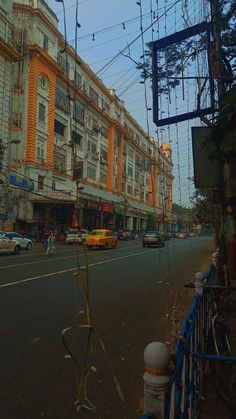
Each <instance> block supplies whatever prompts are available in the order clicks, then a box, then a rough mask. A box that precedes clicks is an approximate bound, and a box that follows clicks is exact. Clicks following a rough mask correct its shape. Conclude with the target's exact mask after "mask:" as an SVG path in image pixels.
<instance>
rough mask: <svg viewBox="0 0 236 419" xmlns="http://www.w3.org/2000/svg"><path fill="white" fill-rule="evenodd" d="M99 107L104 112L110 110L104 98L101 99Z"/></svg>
mask: <svg viewBox="0 0 236 419" xmlns="http://www.w3.org/2000/svg"><path fill="white" fill-rule="evenodd" d="M101 108H102V110H103V111H104V112H107V113H109V112H110V105H109V104H108V103H107V102H106V101H105V100H104V99H102V100H101Z"/></svg>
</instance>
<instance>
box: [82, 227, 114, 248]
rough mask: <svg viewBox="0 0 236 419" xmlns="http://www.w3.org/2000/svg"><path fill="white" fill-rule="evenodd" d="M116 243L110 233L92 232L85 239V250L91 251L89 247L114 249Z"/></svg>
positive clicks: (103, 231) (106, 231) (98, 230)
mask: <svg viewBox="0 0 236 419" xmlns="http://www.w3.org/2000/svg"><path fill="white" fill-rule="evenodd" d="M117 243H118V240H117V238H116V237H115V236H113V233H112V231H110V230H105V229H97V230H92V231H91V233H90V234H89V235H88V236H87V237H86V238H85V244H86V246H87V249H91V247H100V248H102V249H108V248H109V247H112V248H113V249H115V248H116V246H117Z"/></svg>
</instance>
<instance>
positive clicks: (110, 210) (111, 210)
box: [102, 204, 113, 214]
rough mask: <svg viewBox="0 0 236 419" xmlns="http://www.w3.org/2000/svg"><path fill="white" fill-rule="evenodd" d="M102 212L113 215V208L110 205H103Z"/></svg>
mask: <svg viewBox="0 0 236 419" xmlns="http://www.w3.org/2000/svg"><path fill="white" fill-rule="evenodd" d="M102 212H110V213H111V214H113V207H112V206H111V205H108V204H103V205H102Z"/></svg>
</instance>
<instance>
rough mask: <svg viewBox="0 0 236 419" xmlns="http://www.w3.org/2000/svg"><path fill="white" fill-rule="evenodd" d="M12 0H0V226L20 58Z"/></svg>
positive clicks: (4, 207)
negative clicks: (13, 93) (14, 82)
mask: <svg viewBox="0 0 236 419" xmlns="http://www.w3.org/2000/svg"><path fill="white" fill-rule="evenodd" d="M12 3H13V2H12V0H8V1H4V0H0V226H1V227H3V225H4V223H5V221H7V220H6V219H7V212H8V214H9V210H10V207H9V199H8V196H9V187H8V179H7V178H6V176H4V172H5V168H6V164H7V148H8V144H9V142H10V141H11V130H10V129H9V125H10V123H11V120H12V113H11V89H12V75H13V70H14V68H13V66H14V65H15V64H14V63H15V62H17V61H19V60H20V59H21V55H20V52H19V49H18V47H19V46H18V45H16V42H15V33H14V30H13V23H12V17H13V16H12Z"/></svg>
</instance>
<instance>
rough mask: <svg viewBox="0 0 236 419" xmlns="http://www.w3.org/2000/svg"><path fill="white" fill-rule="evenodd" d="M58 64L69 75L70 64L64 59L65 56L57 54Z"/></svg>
mask: <svg viewBox="0 0 236 419" xmlns="http://www.w3.org/2000/svg"><path fill="white" fill-rule="evenodd" d="M57 62H58V64H59V66H60V67H61V68H62V70H64V71H65V73H66V74H67V75H69V71H70V63H68V61H66V59H65V58H64V57H63V55H62V54H60V53H59V52H58V53H57Z"/></svg>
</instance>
